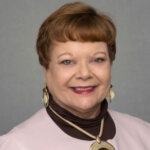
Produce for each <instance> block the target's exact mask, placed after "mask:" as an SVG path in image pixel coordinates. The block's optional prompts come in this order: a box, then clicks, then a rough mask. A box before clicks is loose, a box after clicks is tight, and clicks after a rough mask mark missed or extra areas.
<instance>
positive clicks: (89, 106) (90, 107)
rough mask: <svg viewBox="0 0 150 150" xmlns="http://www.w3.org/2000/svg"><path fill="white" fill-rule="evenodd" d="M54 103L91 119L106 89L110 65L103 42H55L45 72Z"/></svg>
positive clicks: (105, 93) (108, 83) (96, 113)
mask: <svg viewBox="0 0 150 150" xmlns="http://www.w3.org/2000/svg"><path fill="white" fill-rule="evenodd" d="M44 72H45V78H46V84H47V87H48V89H49V91H50V93H51V95H52V96H53V99H54V100H55V102H56V103H57V104H58V105H60V106H61V107H63V108H65V109H66V110H68V111H69V112H71V113H73V114H74V115H76V116H79V117H81V118H94V117H96V116H97V115H98V114H99V112H100V105H101V102H102V101H103V100H104V98H105V97H106V95H107V93H108V91H109V88H110V78H111V63H110V58H109V54H108V48H107V44H106V43H104V42H76V41H75V42H73V41H68V42H66V43H59V42H58V43H57V44H56V45H55V46H54V47H53V49H52V50H51V54H50V63H49V68H48V69H45V68H44Z"/></svg>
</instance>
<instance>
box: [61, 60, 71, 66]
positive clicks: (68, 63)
mask: <svg viewBox="0 0 150 150" xmlns="http://www.w3.org/2000/svg"><path fill="white" fill-rule="evenodd" d="M61 63H62V64H64V65H70V64H71V63H72V61H71V60H63V61H62V62H61Z"/></svg>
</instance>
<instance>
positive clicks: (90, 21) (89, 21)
mask: <svg viewBox="0 0 150 150" xmlns="http://www.w3.org/2000/svg"><path fill="white" fill-rule="evenodd" d="M64 17H65V18H63V19H64V20H65V22H63V20H62V19H61V20H59V22H57V24H59V23H60V24H61V25H60V26H58V25H57V28H56V25H55V28H54V30H53V31H52V32H53V33H54V34H53V36H51V37H52V39H51V40H52V41H56V42H67V41H80V42H96V41H103V42H106V43H107V39H108V34H107V30H106V25H105V24H104V23H103V22H102V21H101V20H100V19H99V18H98V17H97V16H95V17H93V16H90V14H77V15H76V16H71V17H69V16H64ZM66 17H67V19H66ZM66 20H67V21H66Z"/></svg>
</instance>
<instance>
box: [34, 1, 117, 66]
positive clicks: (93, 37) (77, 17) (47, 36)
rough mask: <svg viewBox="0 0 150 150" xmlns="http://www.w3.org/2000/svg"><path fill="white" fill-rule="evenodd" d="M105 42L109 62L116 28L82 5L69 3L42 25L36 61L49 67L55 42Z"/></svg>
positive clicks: (105, 18)
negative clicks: (37, 59) (51, 50)
mask: <svg viewBox="0 0 150 150" xmlns="http://www.w3.org/2000/svg"><path fill="white" fill-rule="evenodd" d="M67 41H80V42H98V41H103V42H106V44H107V46H108V53H109V57H110V60H111V63H112V62H113V60H114V59H115V54H116V28H115V25H114V23H113V21H112V20H111V18H110V17H108V16H107V15H105V14H103V13H99V12H97V11H96V10H95V9H94V8H93V7H91V6H89V5H87V4H85V3H82V2H74V3H68V4H65V5H63V6H62V7H60V8H59V9H58V10H56V11H55V12H54V13H52V14H51V15H50V16H49V17H48V18H47V19H46V20H45V21H44V22H43V23H42V25H41V27H40V29H39V33H38V37H37V42H36V50H37V53H38V56H39V62H40V64H41V65H42V66H44V67H45V68H48V66H49V61H50V58H49V57H50V56H49V55H50V49H51V48H52V46H53V44H54V43H55V42H67Z"/></svg>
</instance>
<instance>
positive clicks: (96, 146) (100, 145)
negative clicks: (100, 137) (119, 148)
mask: <svg viewBox="0 0 150 150" xmlns="http://www.w3.org/2000/svg"><path fill="white" fill-rule="evenodd" d="M103 148H105V149H106V150H115V148H114V147H113V146H112V145H111V144H109V143H108V142H104V141H101V142H100V143H98V142H94V143H93V144H92V145H91V147H90V150H101V149H103Z"/></svg>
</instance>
